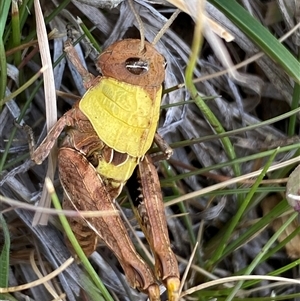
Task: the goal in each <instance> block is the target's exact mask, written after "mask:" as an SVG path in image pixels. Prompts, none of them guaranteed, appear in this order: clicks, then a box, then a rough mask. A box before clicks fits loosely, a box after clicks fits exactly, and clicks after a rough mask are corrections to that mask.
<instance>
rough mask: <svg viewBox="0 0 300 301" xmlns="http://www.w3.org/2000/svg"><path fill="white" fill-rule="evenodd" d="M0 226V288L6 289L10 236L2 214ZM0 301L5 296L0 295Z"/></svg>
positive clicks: (0, 215)
mask: <svg viewBox="0 0 300 301" xmlns="http://www.w3.org/2000/svg"><path fill="white" fill-rule="evenodd" d="M0 226H1V228H2V232H3V236H4V244H3V246H2V247H1V250H0V252H1V253H0V267H1V269H0V287H8V269H9V249H10V236H9V231H8V227H7V224H6V221H5V219H4V216H3V215H2V214H0ZM0 299H1V300H2V299H3V300H4V299H5V296H3V295H2V294H0Z"/></svg>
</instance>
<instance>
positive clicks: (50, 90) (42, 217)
mask: <svg viewBox="0 0 300 301" xmlns="http://www.w3.org/2000/svg"><path fill="white" fill-rule="evenodd" d="M34 8H35V15H36V26H37V36H38V44H39V48H40V53H41V60H42V64H43V66H48V68H47V70H46V71H45V72H44V88H45V100H46V124H47V130H48V131H49V130H50V129H51V128H52V126H53V124H54V123H55V122H56V120H57V108H56V94H55V85H54V75H53V68H52V60H51V56H50V49H49V44H48V36H47V31H46V27H45V23H44V16H43V12H42V9H41V6H40V1H39V0H35V1H34ZM55 154H56V151H55V148H54V149H53V150H52V151H51V153H50V155H49V160H48V161H49V162H48V169H47V177H49V178H50V179H51V180H52V181H53V178H54V173H55V168H56V155H55ZM40 206H41V207H46V208H48V207H50V196H49V194H48V192H47V188H46V187H45V186H44V188H43V192H42V196H41V200H40ZM47 222H48V216H47V215H46V214H43V213H36V215H35V217H34V220H33V225H37V224H41V225H46V224H47Z"/></svg>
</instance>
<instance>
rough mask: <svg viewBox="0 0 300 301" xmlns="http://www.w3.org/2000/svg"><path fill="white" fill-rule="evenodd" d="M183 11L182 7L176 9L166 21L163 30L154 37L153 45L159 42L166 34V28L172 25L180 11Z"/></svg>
mask: <svg viewBox="0 0 300 301" xmlns="http://www.w3.org/2000/svg"><path fill="white" fill-rule="evenodd" d="M180 12H181V10H180V9H176V10H175V11H174V13H173V14H172V16H171V17H170V19H169V20H168V21H167V22H166V23H165V25H164V26H163V27H162V28H161V30H160V31H159V32H158V34H157V35H156V37H155V38H154V40H153V42H152V45H153V46H155V45H156V44H157V42H158V41H159V40H160V38H161V37H162V36H163V35H164V33H165V32H166V30H167V29H168V28H169V27H170V26H171V24H172V23H173V22H174V20H175V19H176V18H177V16H178V15H179V13H180Z"/></svg>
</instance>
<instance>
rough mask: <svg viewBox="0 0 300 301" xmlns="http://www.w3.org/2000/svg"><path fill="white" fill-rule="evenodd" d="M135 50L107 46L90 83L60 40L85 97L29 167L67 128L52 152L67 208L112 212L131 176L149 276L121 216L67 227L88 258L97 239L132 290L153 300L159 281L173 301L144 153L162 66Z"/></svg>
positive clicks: (159, 210)
mask: <svg viewBox="0 0 300 301" xmlns="http://www.w3.org/2000/svg"><path fill="white" fill-rule="evenodd" d="M140 45H141V41H140V40H138V39H127V40H121V41H118V42H116V43H114V44H112V45H111V46H109V47H108V48H107V49H106V50H105V51H104V52H102V53H101V54H100V56H99V58H98V60H97V63H96V65H97V68H98V70H99V71H100V72H101V75H99V76H97V77H94V76H93V75H92V74H90V73H89V72H88V71H87V70H86V69H85V68H84V67H83V66H82V64H81V63H80V61H79V58H78V55H77V53H76V51H75V49H74V48H73V46H72V44H71V42H70V41H69V40H67V41H66V43H65V52H66V54H67V56H68V58H69V59H70V60H71V61H72V63H73V64H74V66H75V67H76V68H77V70H78V71H79V73H80V75H81V76H82V78H83V82H84V86H85V88H86V89H87V91H86V93H85V95H84V96H83V97H82V98H81V100H79V101H78V102H77V103H76V104H75V105H74V106H73V108H72V109H71V110H69V111H68V112H66V113H65V114H64V115H63V116H62V117H61V118H60V119H59V120H58V121H57V123H56V124H55V125H54V126H53V128H52V129H51V130H50V132H49V134H48V135H47V137H46V138H45V139H44V141H43V142H42V143H41V145H40V146H39V147H38V148H37V149H36V150H35V151H34V152H33V154H32V160H33V161H34V162H35V163H36V164H41V163H42V162H43V161H44V160H45V159H46V157H47V156H48V155H49V152H50V150H51V148H52V147H53V145H54V143H55V141H56V139H57V138H58V137H59V135H60V134H61V132H62V131H63V130H64V129H65V128H66V137H65V138H64V139H63V142H62V144H61V146H60V149H59V152H58V167H59V175H60V181H61V184H62V186H63V189H64V204H63V205H64V208H66V209H70V208H74V207H75V208H76V209H78V210H101V211H103V210H116V207H115V203H114V202H115V199H116V197H117V196H118V195H119V194H120V192H121V190H122V188H123V186H124V185H125V183H126V182H127V181H128V180H129V179H130V178H131V177H132V174H133V173H134V172H135V173H136V174H137V176H138V178H139V181H140V184H141V187H142V190H141V193H140V194H139V195H137V197H136V198H135V200H134V204H135V209H134V211H135V214H136V215H137V219H138V221H139V224H140V226H141V228H142V230H143V232H144V233H145V236H146V239H147V241H148V243H149V245H150V248H151V250H152V252H153V254H154V257H155V272H154V273H153V271H152V270H151V268H150V267H149V266H148V265H147V264H146V263H145V262H144V260H143V259H142V258H141V257H140V256H139V254H138V253H137V252H136V250H135V248H134V245H133V243H132V242H131V240H130V238H129V235H128V233H127V231H126V228H125V226H124V224H123V221H122V219H121V218H120V216H103V217H102V216H101V217H95V218H88V219H86V220H84V219H79V218H70V219H69V221H70V224H71V227H72V229H73V231H74V234H75V235H76V237H77V239H78V241H79V243H80V244H81V246H82V248H83V250H84V252H85V253H86V255H87V256H89V255H90V254H91V253H92V252H93V251H94V250H95V248H96V245H97V241H98V238H99V236H100V238H101V239H102V240H103V241H104V242H105V243H106V245H107V246H108V247H109V248H110V249H111V250H112V251H113V253H114V254H115V256H116V257H117V259H118V261H119V263H120V264H121V266H122V268H123V270H124V272H125V275H126V278H127V280H128V282H129V284H130V285H131V286H132V287H134V288H137V289H138V290H140V291H142V292H144V293H146V294H148V296H149V298H150V300H151V301H158V300H160V293H159V287H158V284H157V279H158V280H160V281H162V282H163V284H164V285H165V286H166V288H167V291H168V298H169V300H170V301H176V300H178V299H179V296H178V294H179V286H180V280H179V271H178V264H177V260H176V257H175V255H174V253H173V252H172V250H171V247H170V240H169V236H168V230H167V223H166V218H165V215H164V206H163V202H162V195H161V189H160V185H159V179H158V175H157V172H156V170H155V167H154V165H153V163H152V161H151V157H150V156H149V155H147V154H146V153H147V151H148V150H149V148H150V147H151V145H152V143H153V140H154V137H155V133H156V128H157V123H158V119H159V109H160V102H161V94H162V83H163V81H164V77H165V70H164V68H165V59H164V58H163V56H162V55H161V54H160V53H158V52H157V50H156V49H155V48H154V46H153V45H151V44H150V43H148V42H145V44H144V49H143V50H142V51H141V49H140ZM90 225H92V229H91V226H90ZM93 229H96V231H94V230H93Z"/></svg>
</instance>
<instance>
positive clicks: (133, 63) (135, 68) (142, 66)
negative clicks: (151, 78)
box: [125, 57, 149, 75]
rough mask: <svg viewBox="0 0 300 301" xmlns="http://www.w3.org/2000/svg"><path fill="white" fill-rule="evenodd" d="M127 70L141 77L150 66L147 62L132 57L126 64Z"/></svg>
mask: <svg viewBox="0 0 300 301" xmlns="http://www.w3.org/2000/svg"><path fill="white" fill-rule="evenodd" d="M125 67H126V69H127V70H128V71H129V72H130V73H132V74H135V75H141V74H143V73H145V72H147V71H148V70H149V65H148V63H147V62H145V61H142V60H141V59H140V58H138V57H132V58H129V59H127V60H126V62H125Z"/></svg>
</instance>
